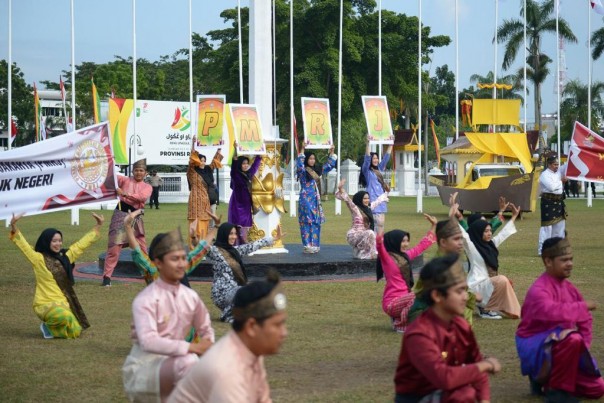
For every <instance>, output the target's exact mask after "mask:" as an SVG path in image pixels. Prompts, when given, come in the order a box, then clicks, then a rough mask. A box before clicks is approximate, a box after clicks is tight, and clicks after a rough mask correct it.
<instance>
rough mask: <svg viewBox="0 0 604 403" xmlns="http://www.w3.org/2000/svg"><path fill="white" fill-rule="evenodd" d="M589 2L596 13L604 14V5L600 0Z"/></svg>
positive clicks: (590, 0)
mask: <svg viewBox="0 0 604 403" xmlns="http://www.w3.org/2000/svg"><path fill="white" fill-rule="evenodd" d="M589 2H590V4H591V8H592V9H593V10H594V11H595V12H596V13H598V14H602V15H604V6H603V5H602V2H601V1H600V0H589Z"/></svg>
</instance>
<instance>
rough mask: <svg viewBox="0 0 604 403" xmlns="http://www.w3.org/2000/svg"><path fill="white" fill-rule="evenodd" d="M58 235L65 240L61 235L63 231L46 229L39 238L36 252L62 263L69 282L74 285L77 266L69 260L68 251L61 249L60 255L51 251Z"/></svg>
mask: <svg viewBox="0 0 604 403" xmlns="http://www.w3.org/2000/svg"><path fill="white" fill-rule="evenodd" d="M56 234H59V235H61V239H63V234H62V233H61V231H59V230H57V229H55V228H46V229H45V230H44V231H42V233H41V234H40V236H39V237H38V240H37V241H36V247H35V248H34V250H35V251H36V252H39V253H41V254H43V255H46V256H49V257H52V258H54V259H57V260H58V261H59V262H60V263H61V266H63V269H64V270H65V273H67V277H68V278H69V281H70V282H71V284H73V283H74V281H73V268H74V266H75V265H74V264H73V263H71V262H70V261H69V258H68V257H67V255H66V253H67V249H61V250H60V251H59V253H56V252H53V251H52V250H51V249H50V242H51V241H52V238H53V237H54V236H55V235H56Z"/></svg>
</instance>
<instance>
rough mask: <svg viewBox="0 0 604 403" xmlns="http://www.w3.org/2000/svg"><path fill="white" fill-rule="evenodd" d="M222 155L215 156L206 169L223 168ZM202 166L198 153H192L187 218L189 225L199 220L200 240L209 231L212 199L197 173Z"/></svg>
mask: <svg viewBox="0 0 604 403" xmlns="http://www.w3.org/2000/svg"><path fill="white" fill-rule="evenodd" d="M221 160H222V154H220V153H219V152H217V153H216V155H214V158H213V160H212V163H211V164H209V165H207V164H206V168H207V167H209V168H210V169H212V170H213V169H215V168H221V167H222V163H221V162H220V161H221ZM200 166H201V161H200V160H199V157H198V155H197V153H196V152H192V153H191V157H190V158H189V167H188V168H187V180H188V181H189V186H190V189H191V192H190V193H189V206H188V211H187V218H188V220H189V223H191V222H193V221H195V220H198V222H197V230H196V233H197V237H198V238H199V239H201V238H203V237H205V235H206V234H207V231H208V223H209V221H210V218H211V217H210V215H209V214H208V210H210V208H211V206H210V197H209V196H208V186H207V184H206V183H205V181H204V180H203V178H202V177H201V175H199V174H198V173H197V172H196V171H195V168H196V167H200Z"/></svg>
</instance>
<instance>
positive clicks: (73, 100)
mask: <svg viewBox="0 0 604 403" xmlns="http://www.w3.org/2000/svg"><path fill="white" fill-rule="evenodd" d="M70 11H71V119H72V120H73V126H72V127H73V130H75V129H76V128H77V126H76V96H75V88H76V86H75V23H74V21H75V16H74V10H73V0H70Z"/></svg>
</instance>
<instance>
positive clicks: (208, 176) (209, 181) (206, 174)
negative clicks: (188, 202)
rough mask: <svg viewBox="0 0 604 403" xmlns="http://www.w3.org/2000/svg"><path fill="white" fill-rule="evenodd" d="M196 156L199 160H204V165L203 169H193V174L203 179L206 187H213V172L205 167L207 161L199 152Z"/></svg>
mask: <svg viewBox="0 0 604 403" xmlns="http://www.w3.org/2000/svg"><path fill="white" fill-rule="evenodd" d="M197 155H198V156H199V159H202V158H203V159H204V160H206V165H204V167H203V168H202V167H195V172H197V173H198V174H199V175H200V176H201V177H202V178H203V180H204V182H205V183H206V185H207V186H208V187H212V186H214V170H213V169H212V168H210V167H209V166H208V165H207V162H208V159H207V158H206V156H205V155H203V154H200V153H199V152H198V153H197ZM190 187H191V184H189V188H190Z"/></svg>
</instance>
